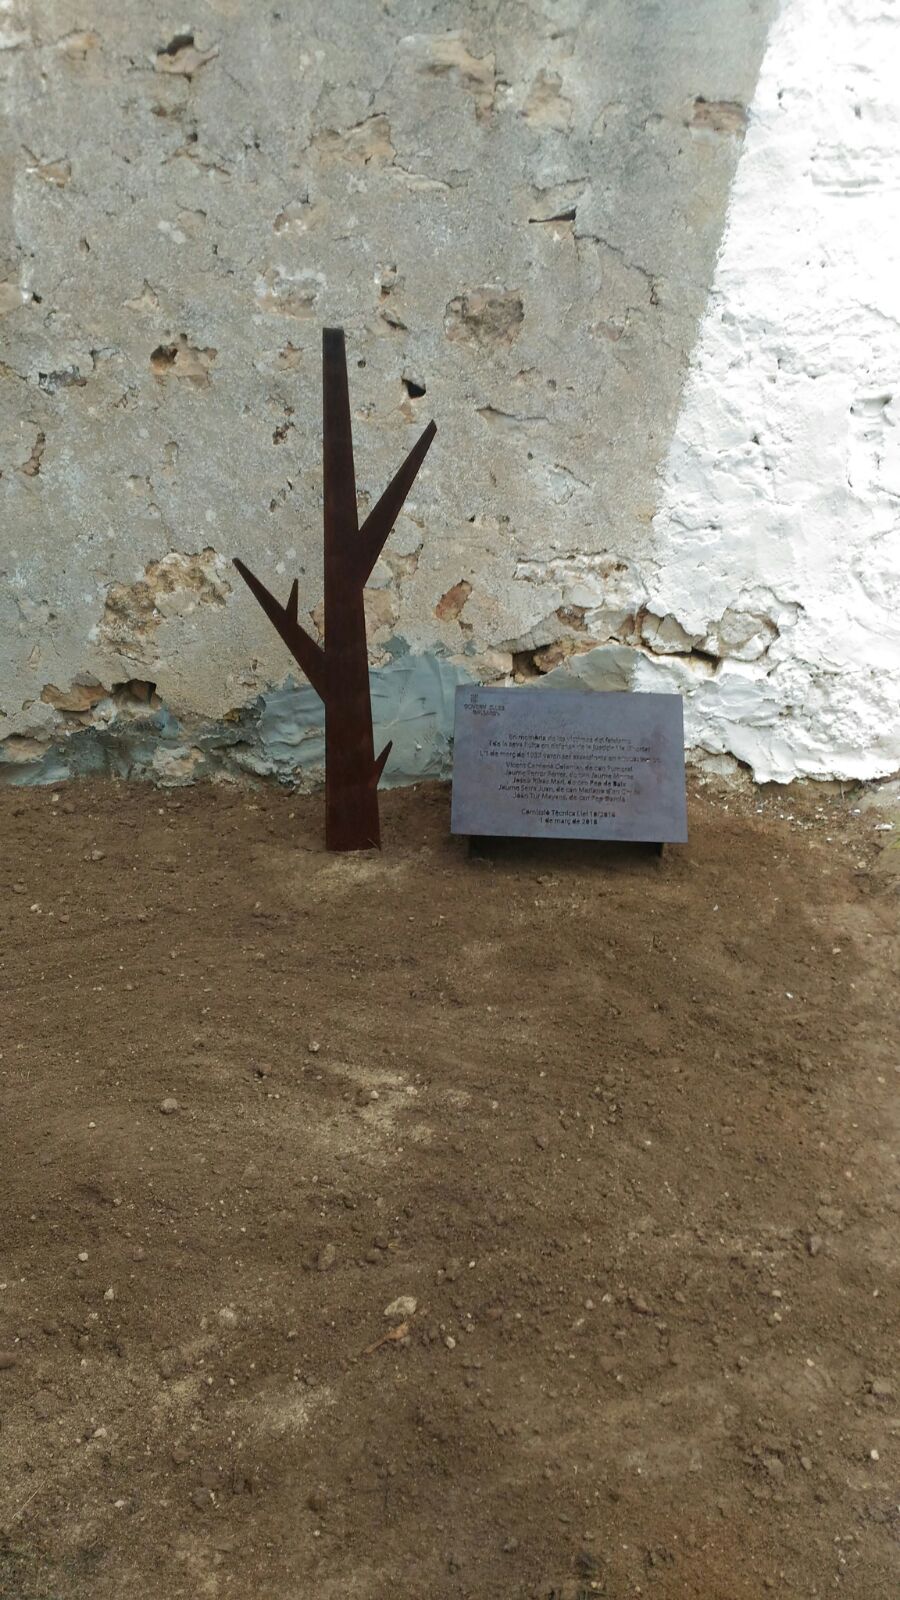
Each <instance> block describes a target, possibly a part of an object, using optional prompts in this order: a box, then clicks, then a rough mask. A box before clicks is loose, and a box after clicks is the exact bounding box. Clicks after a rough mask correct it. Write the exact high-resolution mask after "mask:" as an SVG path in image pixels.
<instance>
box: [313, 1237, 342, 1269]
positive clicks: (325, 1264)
mask: <svg viewBox="0 0 900 1600" xmlns="http://www.w3.org/2000/svg"><path fill="white" fill-rule="evenodd" d="M336 1260H337V1250H336V1249H335V1247H334V1245H333V1244H323V1246H322V1248H321V1250H320V1251H319V1253H318V1255H317V1256H316V1266H317V1267H318V1269H319V1271H320V1272H327V1271H328V1270H329V1268H330V1267H333V1266H334V1263H335V1262H336Z"/></svg>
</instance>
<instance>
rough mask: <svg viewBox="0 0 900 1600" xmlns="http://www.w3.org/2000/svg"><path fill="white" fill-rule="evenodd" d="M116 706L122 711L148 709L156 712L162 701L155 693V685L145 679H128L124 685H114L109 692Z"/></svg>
mask: <svg viewBox="0 0 900 1600" xmlns="http://www.w3.org/2000/svg"><path fill="white" fill-rule="evenodd" d="M110 693H111V695H112V698H113V700H115V702H116V705H117V706H119V707H120V708H121V709H122V710H123V711H127V710H134V709H138V710H141V709H143V708H144V707H149V709H150V710H151V711H158V710H159V708H160V706H161V705H162V701H161V699H160V697H159V695H158V694H157V692H156V684H155V683H151V682H150V681H149V679H147V678H128V679H126V681H125V682H124V683H114V684H113V686H112V689H111V690H110Z"/></svg>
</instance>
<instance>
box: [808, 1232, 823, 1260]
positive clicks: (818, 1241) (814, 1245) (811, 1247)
mask: <svg viewBox="0 0 900 1600" xmlns="http://www.w3.org/2000/svg"><path fill="white" fill-rule="evenodd" d="M806 1248H807V1251H808V1253H809V1254H810V1255H811V1256H817V1255H818V1254H819V1251H820V1250H821V1248H822V1238H821V1235H820V1234H818V1233H811V1234H810V1236H809V1238H808V1239H807V1241H806Z"/></svg>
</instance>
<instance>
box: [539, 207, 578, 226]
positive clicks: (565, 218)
mask: <svg viewBox="0 0 900 1600" xmlns="http://www.w3.org/2000/svg"><path fill="white" fill-rule="evenodd" d="M576 214H577V209H576V207H575V206H567V207H566V209H565V211H554V213H553V215H552V217H529V218H528V221H529V222H538V223H540V222H574V221H575V217H576Z"/></svg>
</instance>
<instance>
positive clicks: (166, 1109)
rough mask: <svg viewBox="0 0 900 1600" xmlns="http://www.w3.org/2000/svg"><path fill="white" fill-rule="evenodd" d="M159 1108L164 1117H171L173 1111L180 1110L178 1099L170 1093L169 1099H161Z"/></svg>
mask: <svg viewBox="0 0 900 1600" xmlns="http://www.w3.org/2000/svg"><path fill="white" fill-rule="evenodd" d="M159 1109H160V1111H161V1112H162V1114H163V1116H164V1117H170V1116H171V1115H172V1112H173V1111H177V1110H178V1101H177V1100H174V1099H173V1098H172V1096H171V1095H169V1096H168V1097H167V1099H165V1100H160V1102H159Z"/></svg>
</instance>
